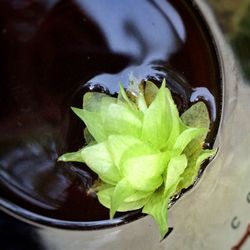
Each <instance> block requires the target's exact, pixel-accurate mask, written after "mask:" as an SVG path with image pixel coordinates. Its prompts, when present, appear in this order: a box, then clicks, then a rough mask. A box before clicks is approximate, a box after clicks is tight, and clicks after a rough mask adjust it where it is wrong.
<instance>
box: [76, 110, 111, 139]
mask: <svg viewBox="0 0 250 250" xmlns="http://www.w3.org/2000/svg"><path fill="white" fill-rule="evenodd" d="M72 110H73V111H74V113H75V114H76V115H78V116H79V117H80V119H81V120H82V121H83V122H84V123H85V125H86V126H87V128H88V131H89V133H90V134H91V135H92V136H93V137H94V139H95V140H96V141H97V142H103V141H105V140H106V138H107V135H106V131H105V128H104V126H103V122H102V116H101V113H98V112H89V111H86V110H83V109H78V108H72Z"/></svg>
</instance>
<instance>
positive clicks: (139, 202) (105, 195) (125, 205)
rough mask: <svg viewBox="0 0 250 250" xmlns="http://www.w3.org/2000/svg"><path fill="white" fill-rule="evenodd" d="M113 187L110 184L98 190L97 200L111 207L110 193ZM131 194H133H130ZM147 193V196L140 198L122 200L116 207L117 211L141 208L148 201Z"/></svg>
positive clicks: (111, 193)
mask: <svg viewBox="0 0 250 250" xmlns="http://www.w3.org/2000/svg"><path fill="white" fill-rule="evenodd" d="M114 189H115V187H114V186H110V187H107V188H105V189H103V190H101V191H99V192H98V193H97V197H98V200H99V202H100V203H101V204H102V205H103V206H105V207H107V208H109V209H110V208H111V198H112V195H113V193H114ZM132 196H133V195H132ZM149 197H150V196H149V195H148V196H145V198H141V199H136V200H134V201H130V202H129V201H126V200H127V199H126V200H125V201H123V202H122V203H121V204H120V206H119V208H118V209H117V211H118V212H126V211H131V210H137V209H140V208H142V207H143V206H144V205H145V204H146V203H147V201H148V199H149Z"/></svg>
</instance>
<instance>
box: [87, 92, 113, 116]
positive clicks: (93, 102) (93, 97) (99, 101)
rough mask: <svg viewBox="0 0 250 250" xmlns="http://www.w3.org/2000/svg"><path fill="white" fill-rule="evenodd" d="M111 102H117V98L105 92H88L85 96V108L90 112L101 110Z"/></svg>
mask: <svg viewBox="0 0 250 250" xmlns="http://www.w3.org/2000/svg"><path fill="white" fill-rule="evenodd" d="M111 103H116V98H114V97H110V96H108V95H106V94H103V93H98V92H87V93H86V94H85V95H84V96H83V109H84V110H86V111H89V112H100V111H101V110H102V109H106V108H107V106H109V105H110V104H111Z"/></svg>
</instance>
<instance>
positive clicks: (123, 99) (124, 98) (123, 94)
mask: <svg viewBox="0 0 250 250" xmlns="http://www.w3.org/2000/svg"><path fill="white" fill-rule="evenodd" d="M117 103H118V104H119V103H124V104H127V105H128V106H129V107H130V109H132V110H137V106H136V104H135V103H134V102H132V101H131V100H130V99H129V98H128V96H127V94H126V92H125V90H124V88H123V86H122V85H121V84H120V91H119V94H118V98H117Z"/></svg>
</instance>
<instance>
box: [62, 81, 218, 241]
mask: <svg viewBox="0 0 250 250" xmlns="http://www.w3.org/2000/svg"><path fill="white" fill-rule="evenodd" d="M130 88H131V87H130ZM130 88H128V90H127V92H125V90H124V88H123V87H122V86H120V91H119V94H118V97H117V98H114V97H110V96H108V95H106V94H103V93H95V92H89V93H86V94H85V95H84V97H83V108H82V109H78V108H73V111H74V112H75V113H76V114H77V115H78V116H79V117H80V119H81V120H82V121H83V122H84V123H85V125H86V128H85V130H84V137H85V141H86V142H87V145H86V146H85V147H83V148H82V149H80V150H79V151H77V152H73V153H66V154H64V155H62V156H61V157H60V158H59V160H61V161H78V162H84V163H86V164H87V166H88V167H89V168H90V169H91V170H92V171H94V172H95V173H96V174H97V175H98V177H99V179H100V182H99V184H98V187H97V189H96V190H97V197H98V199H99V202H100V203H101V204H102V205H103V206H105V207H107V208H109V209H110V218H113V216H114V214H115V213H116V211H130V210H136V209H142V212H143V213H145V214H149V215H151V216H152V217H153V218H154V219H155V221H156V223H157V224H158V225H159V228H160V233H161V237H164V235H165V234H166V233H167V231H168V220H167V218H168V217H167V210H168V204H169V200H170V198H171V197H172V196H174V195H176V194H178V193H179V192H180V191H181V190H182V189H186V188H188V187H189V186H191V185H192V184H193V183H194V181H195V179H196V178H197V175H198V172H199V169H200V166H201V164H202V162H203V161H204V160H206V159H208V158H209V157H211V156H213V155H214V154H215V152H216V150H204V149H203V144H204V140H205V138H206V135H207V133H208V130H209V125H210V119H209V114H208V111H207V108H206V105H205V104H204V103H203V102H198V103H196V104H194V105H193V106H192V107H191V108H190V109H188V110H187V111H186V112H185V113H184V114H183V115H182V116H181V117H180V116H179V112H178V110H177V107H176V105H175V103H174V101H173V98H172V96H171V93H170V91H169V89H168V88H167V87H166V82H165V80H163V82H162V85H161V87H160V88H158V87H157V86H156V85H155V84H154V83H152V82H150V81H146V82H145V84H140V85H138V84H137V85H136V84H135V83H133V86H132V89H133V91H130Z"/></svg>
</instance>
